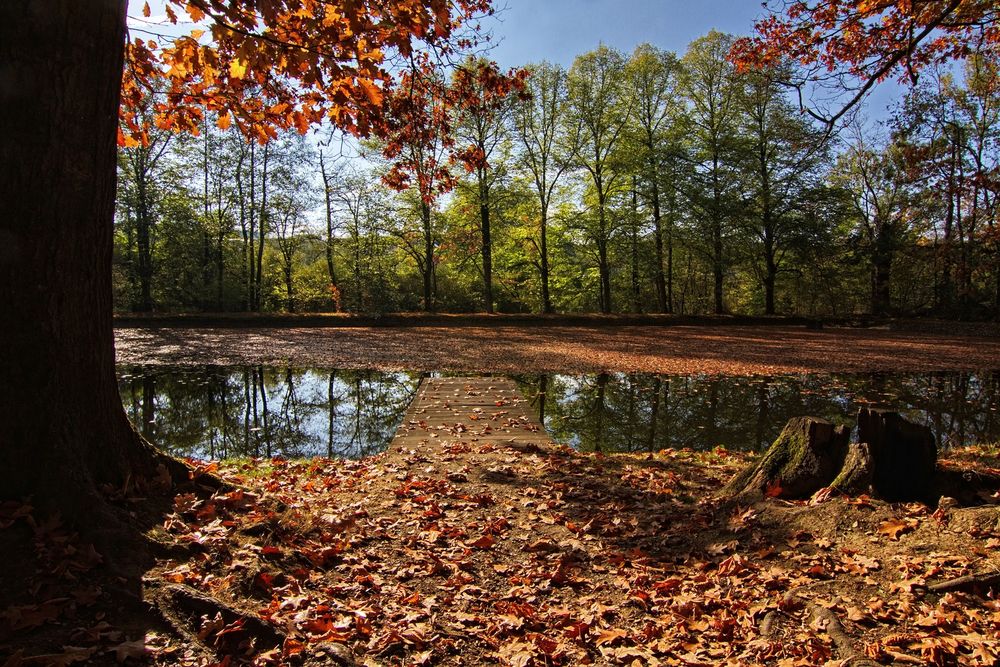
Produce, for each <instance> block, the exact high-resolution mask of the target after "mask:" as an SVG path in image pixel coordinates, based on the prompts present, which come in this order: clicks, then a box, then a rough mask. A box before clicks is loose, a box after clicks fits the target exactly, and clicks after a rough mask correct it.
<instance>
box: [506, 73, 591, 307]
mask: <svg viewBox="0 0 1000 667" xmlns="http://www.w3.org/2000/svg"><path fill="white" fill-rule="evenodd" d="M528 71H529V77H528V87H527V95H526V99H524V100H521V102H520V103H519V104H518V105H517V106H516V108H515V113H514V126H515V129H516V132H517V137H518V139H519V140H520V145H521V160H520V161H521V164H522V166H523V167H524V168H525V170H527V171H528V172H529V173H530V175H531V180H532V182H533V183H534V186H535V192H536V194H537V196H538V207H539V222H538V224H539V227H538V256H539V258H538V271H539V274H540V277H541V284H542V311H543V312H545V313H551V312H552V310H553V309H552V296H551V293H550V288H549V271H550V269H549V233H548V226H549V210H550V207H551V205H552V197H553V195H554V193H555V189H556V186H557V185H558V183H559V180H560V179H561V178H562V176H563V174H564V173H565V172H566V169H567V168H569V166H570V160H569V159H568V156H567V155H566V154H565V152H564V151H561V150H560V148H561V147H560V144H559V141H558V140H559V138H560V132H561V131H562V129H563V127H564V116H565V113H566V103H567V102H566V71H565V70H564V69H563V68H562V67H560V66H559V65H553V64H551V63H546V62H543V63H541V64H538V65H534V66H531V67H529V68H528ZM574 130H575V128H574ZM573 133H574V134H575V133H576V132H575V131H574V132H573ZM569 143H570V144H575V141H574V140H572V139H571V140H570V141H569Z"/></svg>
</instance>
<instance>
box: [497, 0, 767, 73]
mask: <svg viewBox="0 0 1000 667" xmlns="http://www.w3.org/2000/svg"><path fill="white" fill-rule="evenodd" d="M496 6H497V7H498V9H501V11H500V13H499V17H498V19H497V20H496V22H495V23H493V24H492V27H493V33H494V36H495V37H496V41H497V42H499V43H498V44H497V46H496V48H495V49H494V50H493V53H492V57H493V58H494V59H495V60H496V61H497V62H499V63H500V64H502V65H505V66H508V67H512V66H515V65H522V64H524V63H528V62H538V61H540V60H549V61H551V62H556V63H561V64H563V65H565V66H567V67H568V66H569V65H571V64H572V62H573V58H574V57H576V56H577V55H578V54H580V53H584V52H586V51H590V50H591V49H593V48H595V47H596V46H597V45H598V44H600V43H602V42H603V43H604V44H607V45H608V46H613V47H615V48H618V49H620V50H622V51H624V52H625V53H629V52H631V51H632V49H634V48H635V47H636V46H637V45H638V44H642V43H643V42H649V43H650V44H653V45H655V46H658V47H660V48H663V49H667V50H670V51H675V52H677V53H678V55H681V54H683V53H684V51H685V50H686V49H687V45H688V44H689V43H691V42H692V41H693V40H695V39H697V38H698V37H701V36H702V35H704V34H705V33H707V32H708V31H709V30H711V29H713V28H714V29H716V30H719V31H721V32H729V33H732V34H734V35H745V34H749V33H750V32H751V30H752V29H753V23H754V19H756V18H758V17H759V16H760V15H761V14H762V9H761V6H760V3H759V2H758V1H757V0H497V4H496Z"/></svg>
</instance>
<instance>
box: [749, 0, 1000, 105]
mask: <svg viewBox="0 0 1000 667" xmlns="http://www.w3.org/2000/svg"><path fill="white" fill-rule="evenodd" d="M779 4H781V5H782V7H781V9H778V10H772V13H771V15H770V16H768V17H767V18H765V19H763V20H762V21H759V22H758V23H757V25H756V31H757V35H756V36H754V37H748V38H743V39H740V40H738V41H737V42H736V44H735V45H734V47H733V51H732V54H731V55H732V57H733V59H734V61H735V62H736V64H737V66H738V67H740V68H742V69H746V68H748V67H756V66H767V65H770V64H774V63H776V62H779V61H782V60H785V59H790V60H792V61H793V62H795V63H797V64H798V65H800V66H802V67H803V68H805V69H806V71H807V72H808V78H809V79H811V80H813V81H840V82H842V81H843V78H842V76H847V77H850V78H853V79H855V80H856V81H857V82H858V84H857V88H856V96H855V98H854V99H853V100H852V101H850V102H849V103H848V104H847V106H845V108H844V109H843V110H842V111H841V112H840V113H838V114H836V115H835V117H834V118H833V120H836V118H839V117H840V116H841V115H843V113H844V111H846V110H847V109H848V108H850V107H851V106H853V105H854V104H856V103H857V102H858V101H860V99H861V98H862V97H863V96H864V95H865V94H866V93H867V92H868V90H870V89H871V88H872V86H874V85H875V84H877V83H880V82H882V81H884V80H886V79H888V78H891V77H894V76H895V77H898V78H899V79H900V80H902V81H909V82H911V83H913V82H916V79H917V77H918V75H919V73H920V71H921V70H922V69H923V68H925V67H927V66H928V65H932V64H935V63H940V62H945V61H948V60H954V59H960V58H964V57H967V56H969V55H971V54H973V53H975V52H977V51H987V52H996V51H997V50H998V47H1000V25H998V8H997V3H996V2H995V0H784V1H783V2H781V3H779Z"/></svg>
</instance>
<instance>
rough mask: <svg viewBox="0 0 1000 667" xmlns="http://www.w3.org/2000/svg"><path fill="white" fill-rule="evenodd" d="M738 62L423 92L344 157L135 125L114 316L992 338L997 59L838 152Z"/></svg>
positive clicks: (325, 150) (292, 139)
mask: <svg viewBox="0 0 1000 667" xmlns="http://www.w3.org/2000/svg"><path fill="white" fill-rule="evenodd" d="M734 41H735V40H734V38H733V37H731V36H729V35H725V34H721V33H718V32H711V33H709V34H708V35H706V36H704V37H702V38H700V39H697V40H695V41H694V42H692V44H691V45H690V46H689V48H688V50H687V52H686V53H684V54H683V55H682V56H678V55H676V54H674V53H671V52H668V51H664V50H661V49H658V48H656V47H653V46H650V45H641V46H639V47H638V48H637V49H636V50H635V51H634V52H633V53H631V54H628V55H626V54H623V53H621V52H619V51H617V50H615V49H613V48H609V47H607V46H600V47H598V48H597V49H595V50H594V51H591V52H589V53H585V54H582V55H581V56H579V57H578V58H576V60H575V62H574V63H573V65H572V66H571V67H570V68H569V69H568V70H567V69H564V68H562V67H561V66H559V65H553V64H550V63H539V64H535V65H530V66H528V67H526V68H525V75H524V76H515V77H508V78H507V79H504V80H508V81H511V82H513V83H512V84H509V85H497V83H496V82H497V81H498V80H501V78H502V77H503V76H504V75H503V73H501V72H499V70H498V69H497V68H496V66H495V65H494V64H492V63H489V62H486V61H483V60H468V61H465V62H464V63H463V64H462V65H461V66H459V67H458V68H457V69H456V70H455V71H454V72H452V73H450V74H444V73H441V72H435V73H433V74H428V73H427V72H423V73H413V74H411V76H412V78H411V79H410V80H409V81H408V82H404V85H403V86H401V88H403V89H405V90H406V91H407V94H408V98H407V102H408V104H407V105H406V106H405V107H400V108H399V109H397V111H396V112H395V113H394V114H392V117H393V118H395V119H397V120H396V121H395V122H396V124H395V125H394V127H393V128H391V131H390V132H388V133H385V136H383V138H382V139H381V140H380V141H375V140H370V141H365V142H362V143H361V144H359V145H358V146H357V150H355V151H345V150H344V147H343V143H342V142H341V141H340V140H338V138H337V137H336V136H335V135H333V134H331V133H330V132H320V133H317V134H313V135H309V136H306V135H302V134H299V133H298V132H296V131H294V130H288V131H280V132H276V133H275V136H274V137H268V138H266V140H265V141H263V142H258V141H254V140H247V138H246V137H245V135H244V132H243V131H242V130H241V128H240V127H239V126H238V125H236V124H232V125H230V124H229V123H228V121H226V122H220V120H222V119H221V118H220V117H219V116H218V115H215V116H213V115H212V114H211V113H207V114H206V115H205V118H204V121H203V123H202V125H201V126H200V127H199V132H198V134H197V135H196V136H190V135H185V134H176V133H174V132H172V131H170V130H169V129H167V130H163V129H155V128H153V127H152V125H151V124H150V127H151V129H150V130H149V132H148V140H147V141H146V142H145V143H144V144H139V145H132V146H127V147H124V148H122V149H121V150H120V153H119V193H118V203H117V216H116V235H115V300H116V304H117V307H118V308H119V310H135V311H150V310H192V309H195V310H206V311H248V312H259V311H332V310H342V311H349V312H361V313H372V312H375V313H377V312H388V311H406V310H420V309H423V310H445V311H458V312H462V311H487V312H493V311H494V310H499V311H502V312H528V311H531V312H570V311H599V312H603V313H612V312H662V313H682V314H694V313H726V312H733V313H747V314H757V313H764V314H776V313H780V314H802V315H810V316H821V315H828V316H848V315H851V314H855V313H862V312H867V313H873V314H877V315H886V314H894V313H895V314H934V315H942V316H949V317H978V318H982V317H992V316H995V315H996V313H997V312H998V303H1000V233H998V229H997V225H996V194H997V184H996V176H997V166H998V160H1000V152H998V146H997V128H998V124H997V114H998V113H1000V78H998V77H1000V70H998V66H997V62H996V60H995V59H994V58H993V57H992V56H989V55H978V56H975V57H972V58H969V59H967V60H966V61H965V62H964V63H963V66H962V68H960V69H949V68H942V69H940V70H936V71H927V72H925V73H924V76H923V77H922V79H921V81H920V83H919V85H917V86H915V87H914V88H913V89H912V91H911V92H910V93H909V95H908V96H907V98H906V100H905V101H904V102H902V103H900V104H899V106H898V107H897V109H896V110H895V112H894V114H893V117H892V120H891V121H888V122H886V123H883V124H880V125H875V124H872V123H862V122H860V121H859V122H856V123H854V124H852V125H850V126H848V128H847V129H846V130H844V131H842V132H840V133H839V134H838V135H836V136H831V134H830V132H829V131H828V127H827V126H825V125H823V124H822V123H819V122H817V121H816V119H815V118H813V117H811V116H810V115H809V114H805V113H802V111H801V110H800V108H799V104H798V101H797V99H796V98H794V97H793V96H792V95H791V94H790V92H789V89H788V88H787V87H786V86H785V85H784V83H785V82H786V81H787V80H788V79H789V67H790V66H789V65H788V64H787V63H782V62H778V63H776V64H770V65H768V66H767V67H761V68H754V69H749V70H740V69H738V68H737V67H736V66H734V64H733V62H732V60H731V58H730V52H731V49H732V47H733V43H734ZM414 98H416V99H417V100H419V103H417V104H414V103H412V102H413V99H414ZM149 107H150V108H152V102H151V101H150V103H149ZM150 113H151V111H150ZM139 115H140V116H141V109H140V112H139ZM348 153H350V155H351V156H350V157H348V156H347V154H348Z"/></svg>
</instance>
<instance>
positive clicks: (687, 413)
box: [119, 366, 1000, 459]
mask: <svg viewBox="0 0 1000 667" xmlns="http://www.w3.org/2000/svg"><path fill="white" fill-rule="evenodd" d="M420 377H421V374H419V373H385V372H378V371H347V370H317V369H312V370H306V369H295V368H267V367H260V366H254V367H238V368H232V367H207V368H182V369H171V368H161V367H132V368H121V369H119V380H120V389H121V394H122V400H123V401H124V403H125V407H126V410H127V411H128V413H129V416H130V417H131V419H132V420H133V422H134V423H135V424H136V425H137V427H138V428H139V429H140V430H141V431H142V433H143V434H144V435H145V436H146V437H147V438H149V439H150V440H151V441H152V442H154V443H156V444H157V445H159V446H160V447H161V448H164V449H166V450H168V451H170V452H172V453H174V454H177V455H181V456H193V457H197V458H205V459H218V458H230V457H238V456H262V457H270V456H278V455H280V456H284V457H288V458H294V457H311V456H329V457H336V458H360V457H364V456H368V455H371V454H376V453H378V452H381V451H384V450H385V448H386V447H387V446H388V445H389V443H390V442H391V440H392V437H393V435H394V434H395V431H396V428H397V427H398V425H399V423H400V422H401V421H402V419H403V415H404V414H405V412H406V408H407V406H408V405H409V403H410V401H411V400H412V398H413V396H414V395H415V394H416V391H417V388H418V386H419V383H420ZM515 379H516V380H517V382H518V384H519V386H520V388H521V390H522V391H523V392H524V395H525V396H526V397H528V398H529V400H530V401H531V404H532V406H533V410H534V411H535V414H536V415H537V416H538V418H539V421H542V422H544V424H545V426H546V428H547V429H548V431H549V433H550V434H551V435H552V436H553V437H554V438H555V439H556V440H558V441H560V442H564V443H567V444H569V445H572V446H574V447H577V448H579V449H581V450H585V451H655V450H658V449H663V448H666V447H675V448H680V447H691V448H695V449H711V448H714V447H716V446H717V445H720V444H724V445H725V446H727V447H729V448H731V449H749V450H754V449H760V448H763V447H766V446H767V444H769V443H770V442H771V441H773V440H774V438H775V437H776V436H777V434H778V432H779V431H780V430H781V427H782V426H783V425H784V424H785V422H786V421H787V420H788V419H789V418H791V417H794V416H799V415H813V416H818V417H825V418H827V419H831V420H833V421H838V422H846V421H849V420H850V418H851V416H852V415H853V413H854V412H855V411H856V410H857V407H858V406H859V405H861V404H876V405H882V406H887V407H892V408H894V409H898V410H901V411H903V412H905V413H906V414H907V415H908V416H909V417H910V418H911V419H913V420H915V421H919V422H921V423H924V424H926V425H928V426H929V427H930V428H931V429H932V430H933V431H934V433H935V434H936V435H937V437H938V441H939V442H940V443H941V445H942V446H943V447H947V446H955V445H961V444H971V443H986V442H997V441H1000V414H998V406H1000V372H991V373H980V374H970V373H939V374H925V375H893V374H877V375H802V376H782V377H774V378H743V377H705V376H656V375H640V374H625V373H613V374H608V373H605V374H600V375H580V376H578V375H528V376H519V377H517V378H515Z"/></svg>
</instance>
